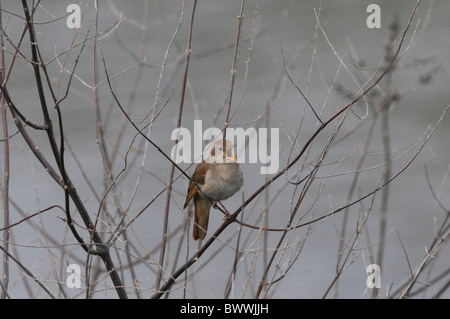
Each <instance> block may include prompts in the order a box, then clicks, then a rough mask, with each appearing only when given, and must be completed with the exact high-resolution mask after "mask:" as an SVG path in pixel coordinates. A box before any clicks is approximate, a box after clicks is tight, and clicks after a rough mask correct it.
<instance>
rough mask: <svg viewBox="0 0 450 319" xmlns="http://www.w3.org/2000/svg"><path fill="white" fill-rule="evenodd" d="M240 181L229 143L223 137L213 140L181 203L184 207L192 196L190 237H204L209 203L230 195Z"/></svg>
mask: <svg viewBox="0 0 450 319" xmlns="http://www.w3.org/2000/svg"><path fill="white" fill-rule="evenodd" d="M243 183H244V177H243V174H242V171H241V168H240V167H239V164H238V163H237V161H236V157H235V155H234V150H233V143H232V142H230V141H229V140H223V139H221V140H218V141H216V142H215V143H214V144H213V147H212V149H211V154H210V156H208V157H207V158H206V159H205V160H203V162H201V163H200V164H198V165H197V167H196V169H195V172H194V174H193V175H192V177H191V180H190V182H189V188H188V191H187V196H186V201H185V203H184V208H186V207H187V205H188V204H189V201H190V200H191V199H192V198H194V206H195V219H194V221H195V223H194V229H193V234H192V236H193V237H194V240H197V239H204V238H205V236H206V231H207V229H208V221H209V210H210V208H211V206H212V205H213V204H215V202H218V201H221V200H224V199H227V198H228V197H230V196H232V195H233V194H234V193H236V192H237V191H238V190H239V189H240V188H241V187H242V184H243ZM198 188H200V191H199V190H198Z"/></svg>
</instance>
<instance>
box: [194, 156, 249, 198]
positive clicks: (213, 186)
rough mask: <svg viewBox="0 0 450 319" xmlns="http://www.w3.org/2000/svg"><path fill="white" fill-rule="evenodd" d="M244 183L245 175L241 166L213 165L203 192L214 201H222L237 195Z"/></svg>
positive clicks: (229, 164) (207, 175)
mask: <svg viewBox="0 0 450 319" xmlns="http://www.w3.org/2000/svg"><path fill="white" fill-rule="evenodd" d="M243 183H244V179H243V174H242V171H241V168H240V167H239V164H237V163H213V164H211V165H210V168H209V170H208V171H207V172H206V175H205V184H204V185H203V186H202V192H204V193H205V194H206V196H208V197H209V198H210V199H212V200H213V201H221V200H224V199H227V198H228V197H230V196H232V195H233V194H234V193H236V192H237V191H238V190H239V189H240V188H241V187H242V184H243Z"/></svg>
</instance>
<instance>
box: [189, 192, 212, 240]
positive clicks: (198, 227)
mask: <svg viewBox="0 0 450 319" xmlns="http://www.w3.org/2000/svg"><path fill="white" fill-rule="evenodd" d="M194 205H195V218H194V221H195V223H194V228H193V232H192V237H193V238H194V240H197V239H204V238H205V236H206V231H207V230H208V221H209V210H210V209H211V203H210V201H209V200H207V199H202V198H200V197H198V196H197V197H196V198H194Z"/></svg>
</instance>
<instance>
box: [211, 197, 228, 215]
mask: <svg viewBox="0 0 450 319" xmlns="http://www.w3.org/2000/svg"><path fill="white" fill-rule="evenodd" d="M219 203H220V202H219ZM220 205H221V206H222V207H223V210H222V209H220V208H219V206H217V202H216V201H212V204H211V206H212V207H214V208H215V209H218V210H220V211H221V212H222V213H223V214H224V215H225V217H224V219H230V217H231V214H230V212H229V211H228V210H227V209H226V208H225V206H223V204H222V203H220Z"/></svg>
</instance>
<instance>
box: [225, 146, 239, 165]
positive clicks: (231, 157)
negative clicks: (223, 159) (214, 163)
mask: <svg viewBox="0 0 450 319" xmlns="http://www.w3.org/2000/svg"><path fill="white" fill-rule="evenodd" d="M227 159H229V160H231V161H233V162H234V163H237V161H236V156H235V155H234V150H233V149H231V156H228V154H227Z"/></svg>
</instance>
